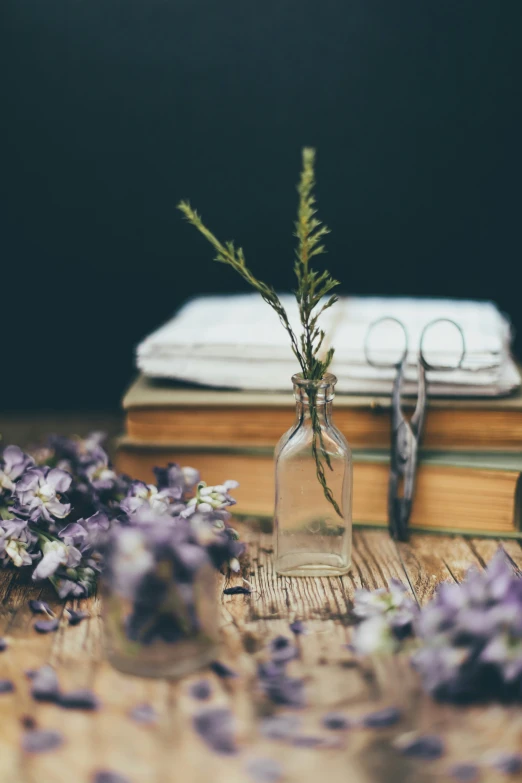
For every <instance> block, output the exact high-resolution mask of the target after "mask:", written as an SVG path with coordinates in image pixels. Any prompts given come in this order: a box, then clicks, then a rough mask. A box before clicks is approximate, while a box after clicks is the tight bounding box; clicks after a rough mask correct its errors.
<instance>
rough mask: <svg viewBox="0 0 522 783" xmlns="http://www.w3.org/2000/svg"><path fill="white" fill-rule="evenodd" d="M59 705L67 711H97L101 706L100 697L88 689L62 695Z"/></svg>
mask: <svg viewBox="0 0 522 783" xmlns="http://www.w3.org/2000/svg"><path fill="white" fill-rule="evenodd" d="M58 704H59V705H60V707H63V708H64V709H67V710H97V709H98V707H99V706H100V702H99V700H98V697H97V696H96V694H95V693H93V692H92V691H90V690H89V689H88V688H80V689H78V690H76V691H69V693H62V694H61V695H60V698H59V699H58Z"/></svg>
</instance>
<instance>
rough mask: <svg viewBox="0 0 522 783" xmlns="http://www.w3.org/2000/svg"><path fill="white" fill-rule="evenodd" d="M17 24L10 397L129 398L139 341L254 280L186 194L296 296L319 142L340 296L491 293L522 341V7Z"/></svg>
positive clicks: (48, 8) (391, 4)
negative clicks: (190, 214)
mask: <svg viewBox="0 0 522 783" xmlns="http://www.w3.org/2000/svg"><path fill="white" fill-rule="evenodd" d="M0 14H1V26H0V29H1V34H0V52H1V54H0V57H1V58H2V74H3V77H4V78H3V80H2V81H3V86H4V91H3V96H2V106H1V108H2V113H1V123H2V140H1V141H2V147H1V148H2V152H3V156H2V157H3V163H2V169H1V183H2V184H1V187H2V200H3V204H2V205H1V215H2V218H1V220H2V229H1V231H0V251H1V277H0V280H1V295H2V299H1V301H2V307H1V311H0V312H1V320H2V337H1V340H0V356H1V357H2V364H1V366H2V379H1V382H0V403H1V406H2V408H3V409H4V410H7V409H20V410H22V409H26V410H29V409H52V408H55V409H73V408H79V409H101V408H115V407H117V406H118V402H119V399H120V396H121V393H122V392H123V390H124V387H125V385H126V384H127V382H128V380H129V379H130V377H131V376H132V372H133V347H134V345H135V344H136V343H137V342H138V341H139V340H140V339H141V338H142V337H143V336H145V335H146V334H147V333H148V332H150V331H151V330H152V329H153V328H155V327H156V326H157V325H159V324H160V323H161V322H162V321H164V320H166V319H167V318H168V317H169V316H170V315H171V314H172V312H173V311H174V310H175V309H176V308H177V307H178V306H179V304H180V303H181V302H182V301H183V300H184V299H186V298H187V297H189V296H193V295H195V294H198V293H204V292H215V291H240V290H244V287H243V284H242V283H241V281H240V280H238V279H237V278H236V277H235V276H234V273H233V272H232V271H231V270H228V269H226V268H223V267H221V266H218V265H217V264H213V263H212V262H211V254H210V251H209V248H208V247H207V246H206V244H205V242H204V240H202V239H201V238H200V237H198V236H197V235H196V233H195V231H194V229H191V228H190V227H189V226H186V225H185V224H184V223H183V222H182V220H181V218H180V216H179V214H178V213H177V212H176V211H175V204H176V202H177V201H178V200H179V198H181V197H190V199H191V201H192V203H193V205H195V206H197V208H198V209H199V210H200V211H201V212H202V213H203V215H204V217H205V219H206V220H207V222H208V223H209V224H210V225H211V227H213V228H214V230H215V231H216V232H217V233H218V234H219V235H220V236H222V237H223V238H235V239H236V240H237V241H238V242H240V243H241V244H242V245H243V247H244V248H245V249H246V254H247V259H248V261H249V263H250V265H251V266H252V267H253V268H254V269H255V270H256V271H257V273H258V275H259V276H261V277H265V278H266V279H267V280H268V281H269V282H272V283H273V284H275V285H276V286H277V287H278V288H280V289H285V288H289V287H290V286H291V285H292V271H291V270H292V236H291V232H292V220H293V217H294V211H295V205H296V194H295V189H294V185H295V182H296V179H297V175H298V170H299V165H300V147H301V146H302V145H303V144H309V145H315V146H316V147H317V148H318V167H317V174H318V180H319V185H318V198H319V207H320V215H321V217H322V218H323V219H324V220H325V221H326V222H327V223H328V225H329V226H330V227H331V229H332V234H331V237H329V240H328V248H329V255H328V257H327V262H328V266H329V268H330V271H331V272H332V273H333V274H334V275H335V276H337V277H338V278H340V279H341V281H342V283H343V289H344V291H345V292H351V293H358V294H366V293H379V294H412V295H443V296H446V295H450V296H457V297H478V298H492V299H494V300H496V301H497V302H498V303H499V304H500V306H501V307H502V308H503V309H505V310H507V311H508V312H509V313H510V314H511V316H512V318H513V321H514V323H515V325H518V327H519V330H520V331H522V329H521V327H522V308H521V295H522V289H521V288H520V287H519V285H518V280H517V271H518V268H519V267H520V258H521V251H522V238H521V234H520V209H521V204H520V183H521V181H522V156H521V152H520V147H521V127H522V124H521V119H522V116H521V94H520V92H521V91H520V83H521V76H522V52H521V38H520V36H521V30H522V3H520V2H519V0H513V2H511V1H510V0H502V2H495V1H494V0H458V2H456V1H455V0H422V1H421V0H349V1H346V0H316V1H315V2H310V0H263V1H262V2H261V1H260V0H257V1H256V0H249V1H245V0H222V1H221V2H216V0H45V2H42V0H3V2H2V6H1V11H0ZM518 345H519V346H520V347H519V352H522V351H521V350H520V349H522V345H521V343H520V342H519V343H518Z"/></svg>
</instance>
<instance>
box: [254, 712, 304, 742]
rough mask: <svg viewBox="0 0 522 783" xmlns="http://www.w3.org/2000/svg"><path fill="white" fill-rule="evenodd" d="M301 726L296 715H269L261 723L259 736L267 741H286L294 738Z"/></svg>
mask: <svg viewBox="0 0 522 783" xmlns="http://www.w3.org/2000/svg"><path fill="white" fill-rule="evenodd" d="M300 725H301V721H300V719H299V718H298V717H297V715H271V716H270V717H268V718H264V719H263V720H262V721H261V725H260V730H261V734H262V735H263V736H264V737H266V738H267V739H273V740H286V739H289V738H290V737H292V736H294V734H295V733H296V732H297V730H298V729H299V727H300Z"/></svg>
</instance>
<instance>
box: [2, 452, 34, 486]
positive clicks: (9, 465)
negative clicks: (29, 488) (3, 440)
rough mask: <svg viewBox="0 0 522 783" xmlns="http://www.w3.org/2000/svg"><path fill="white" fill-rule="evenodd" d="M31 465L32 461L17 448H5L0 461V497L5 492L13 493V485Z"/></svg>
mask: <svg viewBox="0 0 522 783" xmlns="http://www.w3.org/2000/svg"><path fill="white" fill-rule="evenodd" d="M32 465H34V460H33V459H32V458H31V457H29V456H28V455H27V454H24V452H23V451H22V450H21V449H19V448H18V446H6V448H5V449H4V452H3V454H2V459H1V460H0V495H1V494H2V493H3V492H6V491H7V492H14V490H15V483H16V482H17V481H18V479H19V478H20V476H21V475H22V473H24V472H25V471H26V470H27V468H29V467H31V466H32Z"/></svg>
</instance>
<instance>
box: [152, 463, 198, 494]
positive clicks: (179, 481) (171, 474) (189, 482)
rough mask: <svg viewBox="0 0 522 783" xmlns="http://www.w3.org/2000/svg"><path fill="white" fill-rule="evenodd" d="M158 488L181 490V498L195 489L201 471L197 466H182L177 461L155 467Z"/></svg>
mask: <svg viewBox="0 0 522 783" xmlns="http://www.w3.org/2000/svg"><path fill="white" fill-rule="evenodd" d="M154 475H155V476H156V484H157V485H158V489H160V490H161V489H174V490H177V491H179V496H178V497H179V498H181V497H182V496H183V495H186V494H188V493H190V492H192V491H193V490H194V488H195V487H196V485H197V484H198V483H199V480H200V475H199V471H198V470H196V469H195V468H189V467H184V468H182V467H180V466H179V465H177V464H176V463H175V462H169V464H168V465H167V467H166V468H154Z"/></svg>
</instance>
